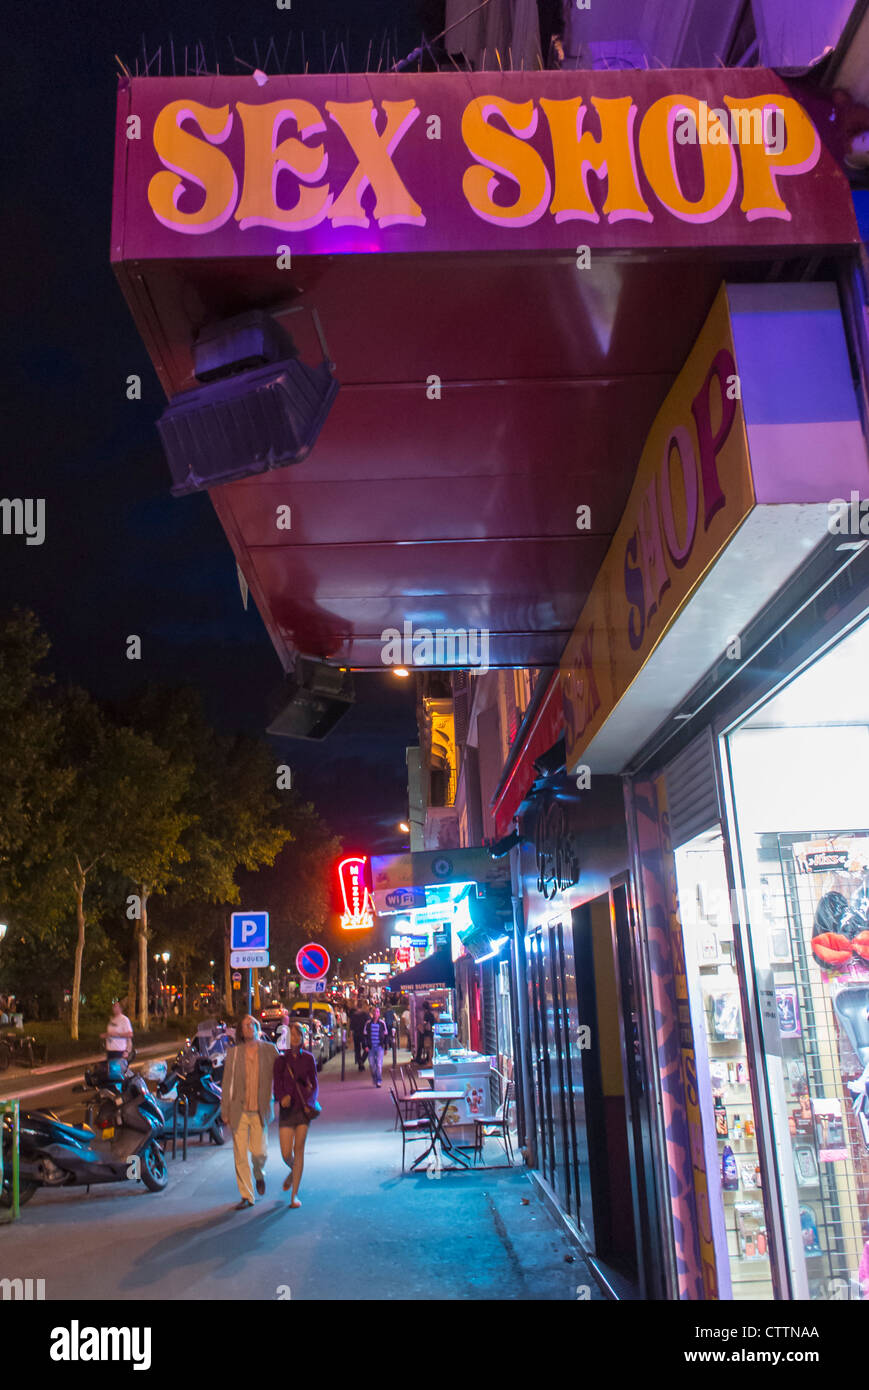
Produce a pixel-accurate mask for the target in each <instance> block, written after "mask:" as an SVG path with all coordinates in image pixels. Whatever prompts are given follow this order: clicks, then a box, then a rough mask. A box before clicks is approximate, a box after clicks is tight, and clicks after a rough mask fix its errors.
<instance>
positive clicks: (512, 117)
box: [462, 97, 552, 227]
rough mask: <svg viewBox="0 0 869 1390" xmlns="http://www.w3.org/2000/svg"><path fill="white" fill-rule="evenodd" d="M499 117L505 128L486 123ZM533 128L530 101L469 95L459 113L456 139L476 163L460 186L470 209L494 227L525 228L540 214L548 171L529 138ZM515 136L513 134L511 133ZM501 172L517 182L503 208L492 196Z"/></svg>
mask: <svg viewBox="0 0 869 1390" xmlns="http://www.w3.org/2000/svg"><path fill="white" fill-rule="evenodd" d="M493 112H495V113H497V114H498V115H499V116H502V117H503V118H504V120H505V122H506V124H507V126H508V127H509V129H510V132H511V133H510V134H509V135H507V134H506V133H505V132H504V131H502V130H498V129H496V127H495V126H491V125H489V116H490V115H491V114H492V113H493ZM536 129H537V112H536V110H535V109H534V103H533V101H505V100H504V98H503V97H475V98H474V100H473V101H470V102H468V105H467V106H466V107H465V109H464V112H463V113H462V139H463V140H464V142H465V144H466V145H467V147H468V149H469V150H470V152H471V154H474V155H476V156H477V159H478V160H479V164H472V165H471V167H470V168H469V169H466V170H465V175H464V178H463V179H462V189H463V191H464V194H465V197H466V198H467V200H468V203H469V204H470V206H471V208H472V209H473V211H474V212H475V213H476V214H477V216H478V217H482V218H483V221H484V222H491V223H493V225H494V226H496V227H530V225H531V223H532V222H536V221H537V219H538V218H539V217H542V215H543V212H544V210H545V208H546V205H547V203H548V202H549V195H550V192H551V189H552V184H551V182H550V178H549V171H548V169H547V168H546V165H545V164H544V163H543V160H542V159H541V158H540V155H539V154H538V153H537V151H536V150H535V149H532V147H531V146H530V145H526V144H524V143H523V142H524V141H525V140H529V139H530V138H531V136H532V135H533V134H534V132H535V130H536ZM517 137H518V138H517ZM492 170H494V173H495V174H501V175H502V176H503V177H504V178H507V179H510V180H512V182H513V183H515V184H516V185H517V186H518V189H519V193H518V196H517V198H516V201H515V202H514V203H511V204H510V206H509V207H504V206H502V205H501V204H499V203H496V202H494V201H493V199H492V194H493V193H494V192H495V190H496V189H497V188H498V186H499V183H500V180H499V179H498V178H495V177H493V175H492V172H491V171H492Z"/></svg>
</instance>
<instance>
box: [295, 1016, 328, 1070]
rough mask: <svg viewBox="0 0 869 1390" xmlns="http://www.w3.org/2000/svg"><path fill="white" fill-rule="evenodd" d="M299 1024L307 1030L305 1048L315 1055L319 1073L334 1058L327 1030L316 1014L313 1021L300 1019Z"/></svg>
mask: <svg viewBox="0 0 869 1390" xmlns="http://www.w3.org/2000/svg"><path fill="white" fill-rule="evenodd" d="M299 1022H300V1023H301V1024H302V1027H303V1028H304V1030H305V1042H304V1043H303V1046H304V1047H306V1048H307V1050H308V1051H309V1052H312V1053H313V1054H314V1061H315V1062H316V1064H317V1071H319V1070H320V1068H321V1067H322V1066H323V1065H324V1063H326V1062H328V1060H329V1058H330V1057H331V1056H332V1052H331V1049H330V1047H329V1038H328V1035H327V1033H326V1029H325V1027H324V1026H323V1024H322V1023H321V1022H320V1020H319V1019H318V1018H317V1016H316V1014H315V1015H314V1017H313V1018H312V1019H307V1018H304V1019H300V1020H299Z"/></svg>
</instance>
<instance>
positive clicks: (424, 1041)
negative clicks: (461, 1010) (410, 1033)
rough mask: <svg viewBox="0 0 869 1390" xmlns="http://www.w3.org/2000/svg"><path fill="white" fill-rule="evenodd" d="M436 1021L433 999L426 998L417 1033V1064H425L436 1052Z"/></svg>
mask: <svg viewBox="0 0 869 1390" xmlns="http://www.w3.org/2000/svg"><path fill="white" fill-rule="evenodd" d="M434 1023H435V1016H434V1014H433V1013H432V1008H431V1000H429V999H426V1000H424V1002H423V1006H422V1025H421V1027H420V1028H419V1029H418V1030H417V1035H416V1058H415V1060H416V1063H417V1066H421V1067H422V1066H425V1065H427V1063H428V1062H430V1061H431V1058H432V1054H433V1052H434Z"/></svg>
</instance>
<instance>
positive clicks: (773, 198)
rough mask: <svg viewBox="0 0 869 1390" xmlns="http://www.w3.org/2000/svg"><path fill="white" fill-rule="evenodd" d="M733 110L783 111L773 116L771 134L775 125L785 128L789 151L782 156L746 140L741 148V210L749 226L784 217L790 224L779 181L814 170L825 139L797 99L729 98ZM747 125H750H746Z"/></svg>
mask: <svg viewBox="0 0 869 1390" xmlns="http://www.w3.org/2000/svg"><path fill="white" fill-rule="evenodd" d="M724 100H725V102H726V103H727V105H728V106H729V107H730V109H731V110H734V109H735V110H745V111H755V110H758V109H759V110H760V111H764V110H765V109H767V110H770V112H771V113H774V112H775V111H776V110H778V111H780V112H781V113H782V114H781V116H774V115H772V114H771V115H770V118H769V122H770V126H771V133H774V131H775V125H774V121H778V122H780V123H781V124H783V126H784V129H785V132H786V135H785V147H784V149H783V150H779V152H778V154H775V153H773V152H772V151H771V150H768V149H767V147H766V145H765V143H764V142H763V141H757V140H748V141H745V140H742V141H740V144H739V158H740V159H741V161H742V202H741V203H740V208H741V209H742V211H743V212H744V213H745V216H746V218H747V220H748V221H749V222H756V221H757V219H758V218H759V217H780V218H781V219H782V221H784V222H790V220H791V215H790V213H789V212H788V210H787V208H786V207H785V205H784V203H783V201H782V199H781V196H780V194H779V191H778V177H779V175H781V174H805V173H807V172H808V170H809V169H814V167H815V165H816V164H817V162H818V156H819V155H820V153H821V139H820V136H819V135H818V132H817V131H816V130H815V127H814V126H813V125H812V122H811V120H810V119H809V117H808V115H807V114H806V112H805V111H804V110H803V108H802V107H801V106H800V104H799V102H798V101H794V99H793V97H783V96H779V94H778V92H770V93H769V95H768V96H759V97H750V98H748V99H746V100H743V99H742V98H741V97H740V98H737V97H725V98H724ZM746 124H747V123H746Z"/></svg>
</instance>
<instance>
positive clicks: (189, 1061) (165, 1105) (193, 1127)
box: [151, 1043, 226, 1144]
mask: <svg viewBox="0 0 869 1390" xmlns="http://www.w3.org/2000/svg"><path fill="white" fill-rule="evenodd" d="M160 1072H162V1073H163V1075H162V1076H160ZM151 1078H152V1080H153V1079H156V1080H157V1091H156V1094H155V1095H154V1099H155V1100H156V1102H157V1104H158V1105H159V1107H160V1110H161V1112H162V1115H163V1125H162V1129H161V1135H162V1137H164V1138H168V1137H169V1136H170V1135H171V1134H172V1132H173V1128H174V1127H175V1121H176V1110H177V1127H178V1132H179V1133H181V1131H182V1130H183V1128H184V1120H185V1111H186V1120H187V1134H188V1136H190V1137H193V1136H194V1135H197V1134H198V1135H200V1136H202V1135H205V1134H207V1135H208V1138H209V1140H210V1141H211V1143H212V1144H225V1143H226V1135H225V1133H224V1130H223V1123H222V1121H221V1118H220V1101H221V1092H220V1087H219V1086H218V1084H217V1082H216V1081H215V1080H214V1078H213V1076H212V1068H211V1063H210V1062H209V1061H208V1060H207V1059H206V1058H204V1057H200V1056H199V1054H198V1053H197V1052H195V1051H194V1049H193V1047H192V1046H191V1045H190V1044H189V1043H188V1045H187V1046H186V1047H184V1048H182V1050H181V1051H180V1052H179V1053H178V1056H177V1057H176V1058H175V1060H174V1062H173V1063H172V1065H171V1067H169V1068H166V1064H165V1063H157V1064H155V1065H154V1066H152V1068H151Z"/></svg>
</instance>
